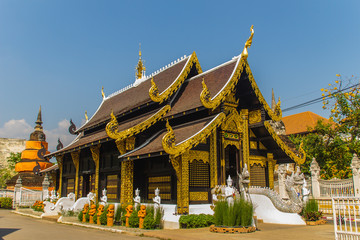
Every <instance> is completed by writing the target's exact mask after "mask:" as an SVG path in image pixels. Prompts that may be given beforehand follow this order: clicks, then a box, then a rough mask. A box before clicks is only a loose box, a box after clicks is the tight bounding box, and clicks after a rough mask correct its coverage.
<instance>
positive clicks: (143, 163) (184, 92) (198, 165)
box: [46, 33, 304, 214]
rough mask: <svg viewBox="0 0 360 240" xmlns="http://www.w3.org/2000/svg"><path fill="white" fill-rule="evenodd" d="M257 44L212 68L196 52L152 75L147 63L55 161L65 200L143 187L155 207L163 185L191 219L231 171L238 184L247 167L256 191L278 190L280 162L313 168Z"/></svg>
mask: <svg viewBox="0 0 360 240" xmlns="http://www.w3.org/2000/svg"><path fill="white" fill-rule="evenodd" d="M252 34H253V33H252ZM251 39H252V35H251V37H250V38H249V40H248V41H247V43H246V45H245V48H244V51H243V53H242V54H241V55H239V56H237V57H234V58H233V59H231V60H230V61H228V62H225V63H223V64H221V65H219V66H216V67H215V68H212V69H210V70H207V71H204V72H203V70H202V69H201V67H200V64H199V62H198V59H197V56H196V54H195V52H194V53H192V54H190V55H189V56H185V57H183V58H181V59H178V60H177V61H175V62H172V63H171V64H169V65H167V66H166V67H165V68H162V69H161V70H159V71H156V72H155V73H153V74H151V75H150V76H145V71H144V67H143V63H142V60H141V58H140V60H139V63H138V67H137V73H136V81H135V83H134V84H133V85H131V86H129V87H127V88H125V89H123V90H120V91H118V92H116V93H114V94H111V95H110V96H107V97H106V96H105V95H104V93H103V100H102V102H101V104H100V106H99V107H98V109H97V111H96V112H95V114H94V115H93V116H92V117H91V118H90V119H89V120H88V121H87V122H86V123H85V124H84V125H83V126H81V127H80V128H79V129H77V130H74V126H73V128H72V130H71V131H72V132H74V133H75V134H77V137H76V139H75V140H74V141H73V142H72V143H71V144H70V145H68V146H66V147H64V148H62V149H60V150H58V151H56V152H53V153H51V154H49V155H47V156H46V157H47V158H50V157H56V159H57V162H58V165H59V172H60V174H59V175H60V176H59V181H58V185H59V191H60V192H61V195H62V196H65V195H66V194H68V193H70V192H75V194H76V196H77V197H82V196H86V194H87V193H88V192H89V191H94V192H95V193H96V195H97V196H99V192H100V191H99V189H103V188H107V191H108V195H107V196H108V200H109V201H113V202H115V201H116V202H119V201H120V202H121V203H129V202H132V199H133V192H134V190H135V189H136V188H139V189H140V194H141V198H142V199H144V201H150V200H151V199H152V198H153V197H154V189H155V188H157V187H158V188H159V189H160V196H161V199H162V203H173V204H177V207H178V213H180V214H181V213H187V212H188V209H189V204H199V203H209V202H211V196H210V189H211V188H213V187H215V186H216V185H220V184H226V178H227V177H228V176H229V175H230V176H231V178H232V179H233V180H234V181H235V183H237V172H240V171H241V170H242V168H243V167H244V165H245V164H247V166H248V167H249V171H250V181H251V183H250V184H251V185H254V186H262V187H265V186H268V187H273V185H274V176H273V173H274V167H275V164H277V163H297V164H301V163H303V162H304V156H303V155H301V154H297V153H295V152H293V151H292V150H291V149H290V148H289V147H288V146H287V145H286V144H285V143H284V141H283V140H282V138H281V137H279V136H278V134H276V132H279V131H280V132H281V126H283V124H282V122H281V118H282V113H281V109H280V102H278V103H277V104H276V105H275V106H273V109H271V108H270V107H269V105H268V104H267V103H266V101H265V99H264V97H263V96H262V94H261V92H260V90H259V88H258V86H257V84H256V82H255V79H254V77H253V75H252V73H251V70H250V66H249V64H248V62H247V55H248V53H247V48H248V47H250V45H251ZM279 126H280V127H279ZM279 129H280V130H279ZM278 130H279V131H278ZM300 155H301V156H300Z"/></svg>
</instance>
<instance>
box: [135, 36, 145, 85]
mask: <svg viewBox="0 0 360 240" xmlns="http://www.w3.org/2000/svg"><path fill="white" fill-rule="evenodd" d="M145 70H146V68H145V66H144V63H143V60H142V59H141V43H139V61H138V64H137V66H136V73H135V78H136V79H140V78H142V77H144V76H145Z"/></svg>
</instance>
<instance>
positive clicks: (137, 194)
mask: <svg viewBox="0 0 360 240" xmlns="http://www.w3.org/2000/svg"><path fill="white" fill-rule="evenodd" d="M140 201H141V198H140V190H139V189H138V188H137V189H136V190H135V197H134V207H135V209H137V208H138V207H139V206H140V205H141V203H140Z"/></svg>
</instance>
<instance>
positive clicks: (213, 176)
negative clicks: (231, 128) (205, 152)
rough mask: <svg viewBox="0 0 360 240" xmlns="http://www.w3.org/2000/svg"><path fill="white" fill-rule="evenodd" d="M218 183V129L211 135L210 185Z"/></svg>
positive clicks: (212, 186) (213, 185)
mask: <svg viewBox="0 0 360 240" xmlns="http://www.w3.org/2000/svg"><path fill="white" fill-rule="evenodd" d="M216 185H217V145H216V129H215V131H214V132H213V133H212V134H211V135H210V187H211V188H214V187H215V186H216Z"/></svg>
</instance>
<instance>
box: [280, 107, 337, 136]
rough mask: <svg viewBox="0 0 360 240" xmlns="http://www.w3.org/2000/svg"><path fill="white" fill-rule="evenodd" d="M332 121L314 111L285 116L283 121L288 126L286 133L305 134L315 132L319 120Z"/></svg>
mask: <svg viewBox="0 0 360 240" xmlns="http://www.w3.org/2000/svg"><path fill="white" fill-rule="evenodd" d="M319 120H321V121H322V122H323V123H326V124H328V123H331V122H330V120H329V119H327V118H324V117H322V116H320V115H317V114H316V113H313V112H309V111H307V112H302V113H297V114H293V115H289V116H286V117H283V119H282V121H283V123H284V125H285V128H286V135H291V134H294V135H304V134H308V133H310V132H313V131H314V130H310V129H314V127H315V126H316V124H317V122H318V121H319Z"/></svg>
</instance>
